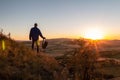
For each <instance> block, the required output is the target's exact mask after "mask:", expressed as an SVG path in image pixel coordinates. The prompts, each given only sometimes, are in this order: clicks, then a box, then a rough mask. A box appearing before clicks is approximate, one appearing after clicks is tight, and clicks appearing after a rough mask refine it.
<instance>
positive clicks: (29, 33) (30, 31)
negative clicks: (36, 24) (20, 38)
mask: <svg viewBox="0 0 120 80" xmlns="http://www.w3.org/2000/svg"><path fill="white" fill-rule="evenodd" d="M31 34H32V30H30V33H29V40H31Z"/></svg>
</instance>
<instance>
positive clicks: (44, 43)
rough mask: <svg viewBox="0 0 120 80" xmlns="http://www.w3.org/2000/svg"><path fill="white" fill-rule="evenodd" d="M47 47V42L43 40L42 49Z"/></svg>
mask: <svg viewBox="0 0 120 80" xmlns="http://www.w3.org/2000/svg"><path fill="white" fill-rule="evenodd" d="M47 45H48V42H47V41H46V39H43V41H42V48H43V49H45V48H46V47H47Z"/></svg>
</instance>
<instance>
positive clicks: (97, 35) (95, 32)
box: [84, 28, 104, 40]
mask: <svg viewBox="0 0 120 80" xmlns="http://www.w3.org/2000/svg"><path fill="white" fill-rule="evenodd" d="M84 38H88V39H93V40H96V39H103V38H104V34H103V32H102V30H100V29H98V28H91V29H88V30H87V31H86V32H85V34H84Z"/></svg>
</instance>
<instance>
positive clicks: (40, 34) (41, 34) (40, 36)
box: [39, 30, 45, 39]
mask: <svg viewBox="0 0 120 80" xmlns="http://www.w3.org/2000/svg"><path fill="white" fill-rule="evenodd" d="M39 35H40V37H41V38H43V39H45V37H43V35H42V33H41V31H40V30H39Z"/></svg>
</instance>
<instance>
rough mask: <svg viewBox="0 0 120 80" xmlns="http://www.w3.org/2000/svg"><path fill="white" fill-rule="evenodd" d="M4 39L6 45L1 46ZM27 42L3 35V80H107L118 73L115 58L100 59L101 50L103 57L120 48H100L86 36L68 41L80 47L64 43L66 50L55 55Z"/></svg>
mask: <svg viewBox="0 0 120 80" xmlns="http://www.w3.org/2000/svg"><path fill="white" fill-rule="evenodd" d="M3 40H4V45H5V49H3V48H2V45H3V44H2V41H3ZM61 41H62V40H61ZM62 42H63V43H66V42H65V41H62ZM62 42H61V43H62ZM25 43H26V44H28V43H29V42H25ZM25 43H24V44H25ZM61 43H59V42H57V43H56V44H55V45H57V46H58V45H60V46H59V47H56V46H55V48H51V49H53V50H54V49H61V48H62V46H63V45H62V44H61ZM24 44H23V42H16V41H14V40H12V39H10V38H9V37H6V36H4V35H3V34H2V35H0V80H104V79H111V78H114V77H118V76H119V71H118V72H116V70H115V69H114V68H113V67H115V68H116V69H118V70H119V69H120V68H119V65H116V63H114V62H113V61H114V60H113V61H111V60H110V61H103V62H100V61H98V58H99V53H100V54H101V55H102V57H109V58H111V56H114V55H118V54H119V52H117V51H116V52H114V51H113V52H111V51H108V52H107V51H101V52H99V50H98V49H97V41H93V40H86V39H79V40H72V41H69V42H68V41H67V44H72V45H77V47H76V48H75V47H71V49H70V50H66V49H68V48H66V47H64V48H63V49H64V53H65V54H64V55H62V56H56V57H55V58H54V57H50V56H49V55H47V54H46V53H42V52H40V53H39V54H37V53H36V52H34V51H32V50H31V49H30V48H29V47H26V46H25V45H24ZM64 45H65V44H64ZM53 46H54V45H52V47H53ZM65 46H66V45H65ZM60 47H61V48H60ZM48 48H50V47H49V46H48ZM51 49H48V50H49V51H50V50H51ZM49 51H48V52H49ZM109 53H111V56H109ZM113 53H115V54H113ZM51 54H52V52H51ZM56 54H57V53H56ZM114 57H115V56H114ZM113 71H114V74H112V73H113ZM116 74H117V75H116Z"/></svg>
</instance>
